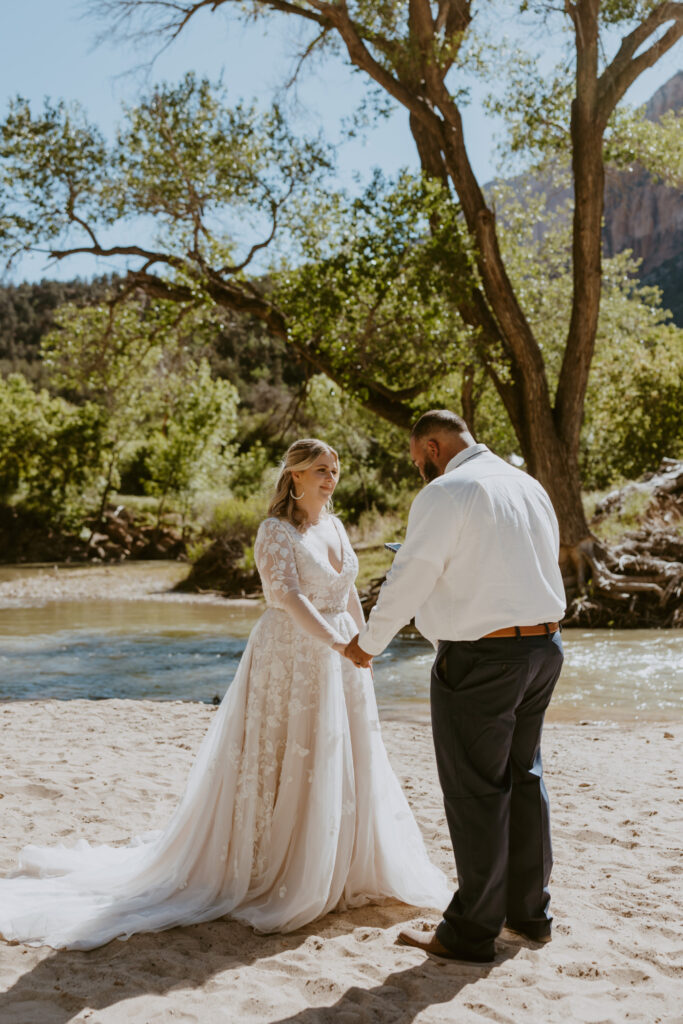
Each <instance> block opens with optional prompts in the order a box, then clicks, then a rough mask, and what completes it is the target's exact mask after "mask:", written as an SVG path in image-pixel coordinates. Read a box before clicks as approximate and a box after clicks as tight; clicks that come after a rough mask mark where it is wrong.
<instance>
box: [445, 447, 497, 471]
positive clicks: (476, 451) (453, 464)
mask: <svg viewBox="0 0 683 1024" xmlns="http://www.w3.org/2000/svg"><path fill="white" fill-rule="evenodd" d="M487 451H488V448H487V447H486V445H485V444H471V445H470V446H469V448H463V450H462V451H461V452H458V454H457V455H454V456H453V458H452V459H451V461H450V462H449V463H448V464H447V465H446V468H445V469H444V473H450V472H451V470H453V469H457V468H458V466H462V464H463V462H467V461H468V460H469V459H473V458H474V457H475V455H481V453H482V452H487Z"/></svg>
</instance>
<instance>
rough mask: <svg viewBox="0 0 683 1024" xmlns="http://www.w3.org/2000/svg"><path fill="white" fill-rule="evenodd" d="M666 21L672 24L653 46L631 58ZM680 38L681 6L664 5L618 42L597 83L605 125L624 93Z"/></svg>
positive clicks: (599, 102) (682, 32)
mask: <svg viewBox="0 0 683 1024" xmlns="http://www.w3.org/2000/svg"><path fill="white" fill-rule="evenodd" d="M667 21H674V22H675V24H674V25H672V26H671V28H670V29H669V30H668V31H667V32H666V33H665V34H664V35H663V36H662V37H661V39H658V40H657V42H655V43H653V44H652V46H651V47H650V48H649V49H648V50H645V52H644V53H641V54H640V55H639V56H638V57H636V56H634V55H635V54H636V52H637V51H638V50H639V49H640V47H641V46H642V45H643V43H644V42H645V41H646V40H647V39H649V37H650V36H651V35H652V34H653V32H656V30H657V29H658V28H660V26H662V25H664V24H666V22H667ZM681 36H683V3H672V2H667V3H663V4H660V5H659V7H656V8H655V9H654V10H653V11H652V12H651V13H650V14H649V15H648V17H647V18H645V20H644V21H643V22H641V24H640V25H638V26H636V28H635V29H634V30H633V31H632V32H630V33H629V34H628V35H627V36H625V37H624V39H623V40H622V42H621V46H620V47H619V50H618V51H617V53H616V55H615V57H614V60H613V61H612V63H611V64H610V65H609V67H607V68H605V70H604V71H603V73H602V74H601V75H600V77H599V79H598V112H599V116H600V119H601V121H602V122H603V124H605V123H606V122H607V120H608V118H609V116H610V114H611V113H612V111H613V110H614V108H615V107H616V105H617V103H618V102H619V100H620V99H621V98H622V96H623V95H624V93H625V92H626V90H627V89H628V88H629V86H631V85H632V84H633V82H635V80H636V78H637V77H638V75H640V74H641V73H642V72H643V71H645V70H646V69H647V68H650V67H652V65H653V64H655V63H656V62H657V61H658V60H659V58H660V57H661V56H662V55H663V54H664V53H666V52H667V50H670V49H671V47H672V46H674V44H675V43H677V42H678V40H679V39H680V38H681Z"/></svg>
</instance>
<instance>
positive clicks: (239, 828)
mask: <svg viewBox="0 0 683 1024" xmlns="http://www.w3.org/2000/svg"><path fill="white" fill-rule="evenodd" d="M335 525H336V527H337V529H338V530H339V533H340V537H341V539H342V546H343V561H342V566H341V570H340V571H339V572H337V571H336V570H335V569H334V567H333V566H332V565H331V564H330V563H329V561H328V559H327V558H326V557H325V558H322V557H321V555H320V554H319V553H318V552H317V551H316V549H315V548H314V547H313V545H312V544H310V543H309V542H308V541H307V537H306V534H301V533H299V532H298V531H297V530H296V529H295V528H294V527H293V526H292V525H291V524H289V523H288V522H285V521H283V520H278V519H267V520H265V522H264V523H262V524H261V527H260V529H259V533H258V536H257V541H256V547H255V555H256V561H257V565H258V568H259V572H260V574H261V579H262V582H263V588H264V595H265V598H266V602H267V605H268V607H267V609H266V611H265V612H264V614H263V616H262V617H261V618H260V620H259V621H258V623H257V624H256V626H255V627H254V629H253V631H252V633H251V636H250V638H249V641H248V643H247V647H246V650H245V652H244V655H243V657H242V660H241V662H240V665H239V667H238V670H237V673H236V675H235V678H234V680H233V682H232V685H231V686H230V687H229V689H228V691H227V693H226V695H225V697H224V699H223V701H222V703H221V706H220V708H219V709H218V711H217V712H216V715H215V717H214V719H213V721H212V723H211V726H210V728H209V730H208V732H207V735H206V737H205V738H204V740H203V742H202V744H201V747H200V749H199V752H198V754H197V758H196V760H195V762H194V765H193V767H192V769H191V772H190V775H189V778H188V782H187V787H186V789H185V793H184V795H183V797H182V799H181V800H180V803H179V805H178V807H177V808H176V810H175V812H174V814H173V815H172V817H171V819H170V821H169V823H168V825H167V826H166V828H165V829H164V830H163V831H161V832H157V833H151V834H147V835H144V836H141V837H137V838H135V839H133V840H131V841H129V842H128V843H127V844H126V845H124V846H90V845H89V844H88V843H87V842H86V841H84V840H80V841H79V842H78V843H77V844H76V845H75V846H72V847H69V848H67V847H65V846H63V845H62V846H56V847H37V846H27V847H25V848H24V849H23V850H22V851H21V854H20V855H19V859H18V869H17V871H16V872H15V873H14V874H13V875H12V876H9V877H7V878H3V879H0V935H2V936H3V937H4V938H5V939H7V940H14V941H19V942H23V943H27V944H32V945H48V946H52V947H55V948H71V949H91V948H93V947H95V946H100V945H103V944H104V943H106V942H108V941H109V940H110V939H113V938H115V937H119V938H127V937H129V936H130V935H132V934H134V933H136V932H141V931H158V930H161V929H164V928H170V927H172V926H174V925H181V924H192V923H196V922H200V921H207V920H212V919H214V918H217V917H221V916H223V915H224V914H229V915H230V916H231V917H233V918H235V919H237V920H239V921H242V922H245V923H248V924H250V925H252V926H254V927H255V928H257V929H258V930H260V931H264V932H272V931H283V932H286V931H292V930H294V929H296V928H298V927H301V926H302V925H304V924H307V923H308V922H310V921H312V920H314V919H315V918H317V917H320V916H321V915H323V914H326V913H327V912H328V911H331V910H333V909H335V908H337V909H343V908H345V907H356V906H359V905H362V904H364V903H368V902H373V901H377V900H381V899H383V898H387V897H393V898H395V899H398V900H401V901H403V902H404V903H407V904H410V905H413V906H425V907H434V908H437V909H441V908H442V907H443V906H445V905H446V904H447V903H448V901H449V899H450V897H451V891H450V887H449V885H448V882H447V880H446V878H445V876H444V875H443V874H442V873H441V872H440V871H439V870H438V869H437V868H436V867H435V866H434V865H433V864H432V863H431V862H430V860H429V858H428V857H427V853H426V851H425V847H424V844H423V841H422V837H421V835H420V832H419V829H418V827H417V824H416V822H415V819H414V818H413V815H412V813H411V811H410V808H409V807H408V804H407V802H406V799H405V796H404V794H403V791H402V790H401V787H400V785H399V783H398V780H397V779H396V776H395V775H394V773H393V771H392V769H391V766H390V764H389V761H388V758H387V754H386V750H385V748H384V744H383V742H382V737H381V733H380V728H379V722H378V716H377V706H376V703H375V698H374V691H373V686H372V678H371V673H370V671H369V670H362V669H357V668H355V667H354V666H353V665H352V664H351V662H350V661H348V660H347V659H345V658H343V657H342V656H341V655H340V654H339V653H337V651H335V650H334V649H333V648H332V646H331V644H332V643H334V642H339V641H340V640H343V641H346V640H348V639H350V638H351V637H352V636H353V635H354V634H355V633H356V632H357V630H358V622H359V616H362V612H360V606H359V603H358V597H357V594H356V591H355V587H354V585H353V581H354V579H355V576H356V573H357V567H358V563H357V559H356V556H355V554H354V552H353V549H352V548H351V545H350V544H349V541H348V538H347V537H346V533H345V531H344V528H343V526H342V525H341V523H340V522H339V521H338V520H336V519H335ZM354 616H355V617H354Z"/></svg>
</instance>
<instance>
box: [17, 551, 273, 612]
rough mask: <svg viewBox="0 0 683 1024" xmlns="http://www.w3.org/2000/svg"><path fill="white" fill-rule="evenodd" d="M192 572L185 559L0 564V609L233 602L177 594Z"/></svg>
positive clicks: (231, 600)
mask: <svg viewBox="0 0 683 1024" xmlns="http://www.w3.org/2000/svg"><path fill="white" fill-rule="evenodd" d="M188 572H189V565H188V564H187V563H186V562H126V563H121V564H118V565H97V566H93V565H87V564H85V565H83V564H81V565H42V566H40V565H39V566H36V565H32V566H0V608H16V607H24V606H31V605H42V604H48V603H50V602H52V601H88V600H94V601H96V600H111V599H116V600H121V601H126V600H129V601H139V600H154V601H172V602H183V603H188V602H190V603H193V602H194V603H204V604H222V605H224V604H226V603H228V599H226V598H225V597H223V596H222V595H220V594H217V593H209V594H188V593H178V592H176V591H175V590H174V589H173V588H174V587H176V586H177V585H178V583H180V582H181V581H182V580H184V579H185V577H186V576H187V574H188ZM247 600H248V599H247ZM243 601H244V599H242V598H237V599H230V602H229V603H231V604H234V603H235V602H237V603H241V602H243ZM249 603H254V602H253V601H249Z"/></svg>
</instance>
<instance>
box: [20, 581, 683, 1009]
mask: <svg viewBox="0 0 683 1024" xmlns="http://www.w3.org/2000/svg"><path fill="white" fill-rule="evenodd" d="M167 572H168V570H167V569H163V570H161V569H160V573H159V574H156V575H155V574H154V573H152V574H151V575H150V574H147V573H140V572H138V571H137V569H135V568H134V567H131V569H130V571H128V570H125V571H124V572H123V573H119V574H118V575H116V574H112V573H111V571H109V570H107V569H106V568H97V569H88V570H87V571H83V570H77V571H73V570H52V569H50V568H49V567H46V569H45V571H44V572H43V573H40V574H38V575H34V574H30V575H23V574H22V575H21V578H17V579H6V580H5V582H3V584H2V585H1V586H0V605H4V607H6V608H12V607H16V605H17V604H21V605H27V604H43V603H45V602H47V603H49V602H50V601H63V600H65V599H66V600H68V599H73V600H83V599H86V600H89V599H93V600H94V599H96V598H97V597H98V596H102V595H103V593H106V595H107V596H111V595H112V592H113V591H115V592H116V596H117V597H118V596H120V597H123V598H125V597H131V598H136V599H139V598H140V596H141V595H142V594H143V593H147V594H148V596H149V598H150V599H152V600H154V599H157V600H158V599H161V600H164V599H166V600H171V601H175V600H177V599H181V598H180V595H167V596H166V595H165V594H164V591H165V588H167V587H168V585H169V582H170V581H169V580H168V579H167V578H165V577H164V573H167ZM184 599H185V600H187V598H186V597H185V598H184ZM195 600H196V599H195ZM200 600H201V599H200ZM205 600H208V601H210V600H212V598H210V597H208V596H207V598H205ZM217 600H220V599H217ZM213 714H215V709H214V708H213V707H211V706H210V705H207V704H202V703H199V702H189V703H188V702H180V701H146V700H120V699H113V700H96V701H95V700H62V701H58V700H23V701H20V700H17V701H5V702H3V703H0V735H1V736H2V741H1V743H0V871H1V872H3V873H4V872H7V871H9V870H11V868H12V866H13V859H14V857H15V855H16V853H17V852H18V850H19V849H20V848H21V847H22V846H23V845H25V844H27V843H41V844H52V843H66V844H70V843H73V842H75V841H76V839H77V838H79V837H84V838H86V839H88V840H89V841H91V842H106V843H116V842H123V841H125V840H126V839H127V838H128V837H129V836H130V835H132V834H139V833H143V832H146V831H148V830H150V829H154V828H159V827H161V826H163V825H164V823H165V822H166V820H167V819H168V817H169V816H170V814H171V812H172V810H173V808H174V806H175V803H176V801H177V800H178V798H179V796H180V794H181V792H182V790H183V787H184V784H185V779H186V777H187V773H188V770H189V768H190V765H191V763H192V760H193V757H194V753H195V751H196V750H197V748H198V746H199V744H200V742H201V739H202V737H203V735H204V732H205V730H206V728H207V726H208V724H209V722H210V720H211V716H212V715H213ZM382 728H383V735H384V739H385V742H386V745H387V748H388V751H389V755H390V757H391V760H392V763H393V765H394V767H395V770H396V772H397V774H398V776H399V778H400V780H401V782H402V784H403V786H404V788H405V791H406V793H407V796H408V799H409V801H410V803H411V805H412V807H413V810H414V812H415V814H416V817H417V820H418V822H419V824H420V827H421V829H422V832H423V835H424V838H425V841H426V844H427V847H428V849H429V851H430V854H431V856H432V858H433V859H434V860H435V861H436V862H437V863H438V864H439V865H440V866H441V867H442V868H443V870H444V871H446V873H447V874H448V875H449V877H451V878H453V877H454V865H453V859H452V852H451V847H450V843H449V838H448V833H447V830H446V824H445V818H444V814H443V807H442V802H441V793H440V789H439V786H438V781H437V776H436V768H435V764H434V756H433V750H432V741H431V731H430V727H429V725H428V724H426V723H425V721H424V719H422V720H420V721H411V720H410V718H409V717H408V718H406V717H405V716H404V717H402V718H401V719H400V720H385V721H384V722H383V726H382ZM681 750H683V722H681V721H680V718H677V719H676V720H674V721H668V722H667V721H661V722H656V721H655V722H653V721H648V722H640V723H638V722H635V721H633V722H629V721H626V720H623V719H622V720H620V721H619V722H618V723H617V722H605V721H601V722H593V721H589V720H586V721H583V722H582V723H581V724H578V723H576V722H573V723H570V722H565V721H552V722H551V723H550V724H548V725H547V726H546V731H545V739H544V758H545V771H546V782H547V786H548V790H549V793H550V798H551V803H552V813H553V826H554V849H555V867H554V870H553V879H552V891H553V911H554V914H555V929H554V938H553V941H552V943H551V944H550V945H547V946H543V947H541V946H537V945H535V944H533V943H531V942H528V941H526V940H524V939H522V938H520V937H519V936H516V935H514V934H513V933H511V932H507V931H504V932H503V933H502V935H501V937H500V939H499V940H498V945H497V950H498V952H497V957H496V960H495V962H494V963H493V964H486V965H483V966H475V965H464V964H437V963H435V962H433V961H430V960H427V959H425V958H424V956H423V955H422V954H421V953H419V952H418V951H416V950H412V949H409V948H406V947H401V946H397V945H396V944H395V939H396V935H397V933H398V931H399V929H400V927H401V926H403V925H406V924H408V923H410V924H411V925H412V926H414V927H421V926H423V927H424V928H430V927H432V926H433V925H434V924H435V923H436V922H437V920H438V914H437V913H436V912H434V913H425V912H424V911H420V910H417V909H416V908H411V907H407V906H403V905H400V904H396V903H391V904H384V905H382V906H372V907H365V908H362V909H359V910H355V911H351V912H345V913H333V914H330V915H328V916H327V917H325V918H323V919H321V920H318V921H315V922H313V923H312V924H310V925H309V926H307V927H306V928H303V929H301V930H300V931H297V932H295V933H293V934H290V935H286V936H277V935H269V936H262V935H258V934H256V933H255V932H254V931H253V930H252V929H250V928H247V927H245V926H244V925H241V924H238V923H236V922H233V921H230V920H228V919H221V920H218V921H215V922H211V923H209V924H202V925H196V926H192V927H188V928H176V929H172V930H170V931H167V932H163V933H161V934H143V935H136V936H133V937H132V938H131V939H129V940H128V941H125V942H121V941H114V942H111V943H110V944H109V945H107V946H105V947H103V948H101V949H98V950H94V951H92V952H88V953H83V952H69V951H55V950H51V949H48V948H28V947H24V946H20V945H7V944H2V943H0V1022H2V1024H70V1022H85V1021H88V1022H90V1024H124V1022H125V1024H166V1022H169V1024H170V1022H173V1024H177V1022H184V1024H190V1022H198V1024H276V1022H277V1024H282V1022H288V1024H294V1022H296V1024H411V1022H413V1021H415V1022H417V1024H446V1022H448V1024H475V1022H477V1024H483V1022H496V1024H510V1022H514V1024H521V1022H524V1024H555V1022H558V1024H559V1022H560V1021H561V1022H563V1024H566V1022H570V1024H583V1022H585V1024H608V1022H609V1024H625V1022H629V1024H631V1022H641V1024H658V1022H660V1021H661V1022H664V1021H667V1022H673V1021H683V999H682V998H681V995H682V993H683V984H682V982H683V885H682V882H683V857H682V856H681V816H682V813H681V812H682V810H683V783H682V781H681V779H682V777H683V773H682V772H681V768H682V767H683V766H682V763H681V762H682V761H683V756H682V754H681Z"/></svg>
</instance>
